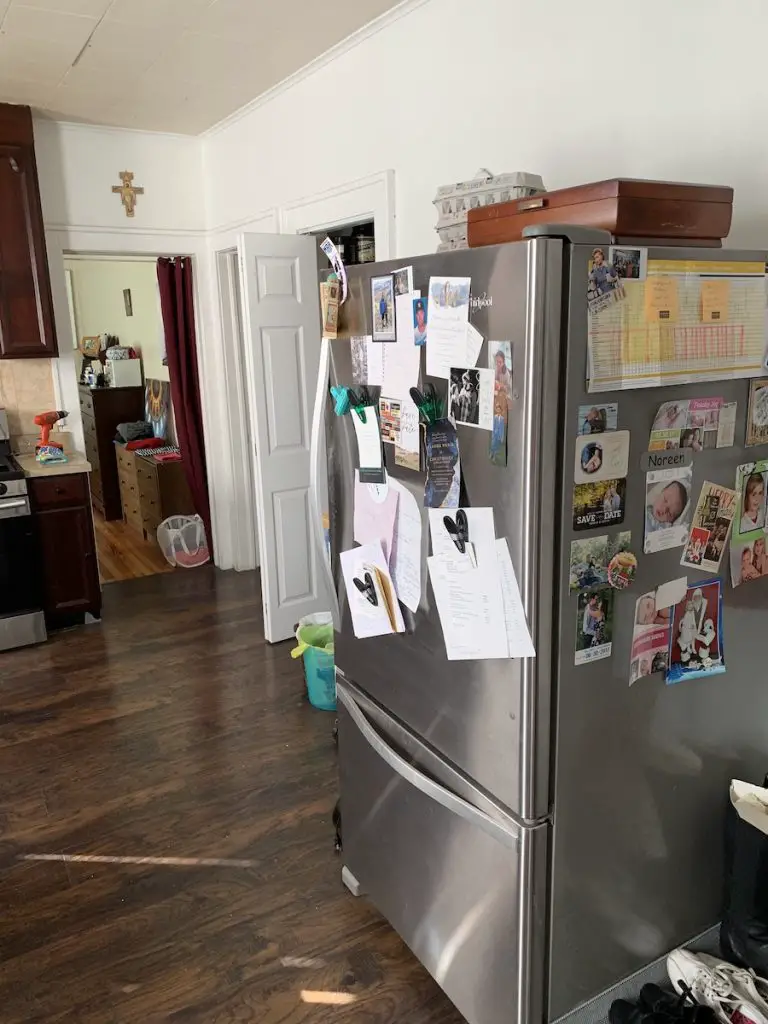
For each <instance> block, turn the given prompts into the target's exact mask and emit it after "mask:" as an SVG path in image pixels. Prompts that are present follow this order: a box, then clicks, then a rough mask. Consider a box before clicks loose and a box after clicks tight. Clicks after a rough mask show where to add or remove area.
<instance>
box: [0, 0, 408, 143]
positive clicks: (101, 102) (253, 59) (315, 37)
mask: <svg viewBox="0 0 768 1024" xmlns="http://www.w3.org/2000/svg"><path fill="white" fill-rule="evenodd" d="M398 2H399V0H333V2H332V3H323V2H322V0H0V101H2V102H7V103H27V104H29V105H30V106H31V107H34V108H36V109H37V110H42V111H45V112H46V113H48V114H49V115H50V116H52V117H55V118H57V119H59V120H64V121H86V122H92V123H94V124H109V125H118V126H120V127H125V128H142V129H146V130H155V131H169V132H183V133H187V134H191V135H196V134H198V133H199V132H202V131H204V130H205V129H206V128H210V127H211V125H213V124H216V122H217V121H220V120H221V119H222V118H224V117H226V116H227V115H228V114H231V113H232V112H233V111H235V110H237V109H238V108H239V107H241V106H243V105H244V104H246V103H248V102H249V101H250V100H252V99H254V98H255V97H256V96H259V95H260V94H261V93H263V92H265V91H266V90H267V89H269V88H270V87H272V86H274V85H276V84H277V83H278V82H280V81H282V80H283V79H284V78H287V77H288V76H289V75H290V74H292V73H293V72H294V71H297V70H299V69H300V68H302V67H304V66H305V65H306V64H308V63H309V62H310V61H312V60H314V58H316V57H318V56H320V55H321V54H322V53H324V52H325V51H326V50H328V49H329V48H330V47H332V46H333V45H334V44H335V43H338V42H340V41H341V40H342V39H344V38H346V37H347V36H348V35H350V34H351V33H352V32H354V31H356V30H357V29H359V28H362V27H363V26H364V25H366V24H368V22H370V21H372V20H373V19H374V18H377V17H378V16H379V15H380V14H383V13H384V12H385V11H388V10H389V9H390V8H392V7H395V6H397V3H398ZM349 88H350V89H354V83H353V82H350V83H349ZM334 99H338V97H328V102H329V104H330V103H333V101H334Z"/></svg>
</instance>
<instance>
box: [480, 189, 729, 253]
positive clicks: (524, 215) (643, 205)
mask: <svg viewBox="0 0 768 1024" xmlns="http://www.w3.org/2000/svg"><path fill="white" fill-rule="evenodd" d="M732 211H733V189H732V188H728V187H727V186H725V185H692V184H687V183H685V182H673V181H644V180H642V179H639V178H612V179H611V180H609V181H597V182H592V183H591V184H589V185H577V186H575V187H574V188H562V189H559V190H558V191H556V192H547V193H544V194H543V195H538V196H532V197H530V198H527V199H513V200H512V201H511V202H508V203H499V204H498V205H496V206H482V207H480V208H479V209H475V210H470V211H469V218H468V239H469V246H470V248H472V247H474V246H480V245H497V244H499V243H501V242H517V241H519V240H520V239H521V238H522V237H523V229H524V228H527V227H528V226H529V225H531V224H547V223H553V224H579V225H582V226H584V227H593V228H602V229H603V230H605V231H610V232H611V234H612V235H613V236H614V238H617V239H626V240H629V239H631V238H642V239H644V240H645V241H646V242H649V241H654V242H658V244H660V245H664V244H667V245H669V244H680V243H686V244H688V245H707V246H714V247H718V246H721V245H722V240H723V239H724V238H725V237H726V236H727V235H728V232H729V230H730V227H731V214H732Z"/></svg>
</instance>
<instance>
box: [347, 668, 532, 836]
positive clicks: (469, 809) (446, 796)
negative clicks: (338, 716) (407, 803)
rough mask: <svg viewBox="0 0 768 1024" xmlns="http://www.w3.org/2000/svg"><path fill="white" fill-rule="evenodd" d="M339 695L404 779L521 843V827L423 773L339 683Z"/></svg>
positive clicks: (490, 829)
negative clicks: (508, 825) (384, 736)
mask: <svg viewBox="0 0 768 1024" xmlns="http://www.w3.org/2000/svg"><path fill="white" fill-rule="evenodd" d="M336 696H337V698H338V699H339V700H340V701H341V702H342V704H343V705H344V707H345V708H346V709H347V711H348V713H349V716H350V718H351V719H352V721H353V722H354V724H355V725H356V726H357V728H358V729H359V731H360V733H361V734H362V736H363V738H364V739H365V740H366V742H367V743H368V745H369V746H370V747H372V748H373V750H374V752H375V753H376V754H378V755H379V757H380V758H381V759H382V761H384V762H385V763H386V764H387V765H388V766H389V767H390V768H391V769H392V771H393V772H396V773H397V774H398V775H399V776H400V777H401V778H402V779H404V780H405V781H406V782H407V783H409V784H410V785H411V786H413V787H414V789H418V790H419V792H421V793H423V794H424V795H425V796H427V797H429V798H430V799H432V800H434V801H435V803H438V804H440V805H441V806H442V807H445V808H446V810H448V811H452V812H453V813H454V814H457V815H458V816H459V817H460V818H463V819H464V820H465V821H466V822H468V823H469V824H470V825H476V826H477V827H478V828H481V829H482V830H483V832H486V833H487V834H488V835H489V836H491V837H492V838H493V839H496V840H497V841H498V842H500V843H502V844H503V845H504V846H509V847H517V846H518V844H519V840H520V835H519V830H516V829H514V828H506V827H505V826H504V825H502V824H501V823H500V822H498V821H495V820H494V819H493V818H491V817H490V815H488V814H485V813H484V812H483V811H481V810H479V809H478V808H477V807H473V806H472V804H470V803H468V802H467V801H466V800H463V799H462V798H461V797H459V796H456V794H455V793H452V792H451V791H450V790H449V789H445V788H444V787H443V786H440V785H439V784H438V783H437V782H434V781H433V780H432V779H430V778H429V777H428V776H427V775H423V774H422V773H421V772H420V771H419V770H418V769H417V768H414V766H413V765H412V764H409V763H408V762H407V761H406V760H405V758H403V757H401V756H400V754H398V753H397V752H396V751H395V750H393V749H392V748H391V747H390V746H389V745H388V744H387V743H385V742H384V740H383V739H382V737H381V736H380V735H379V734H378V732H376V730H375V729H374V728H373V727H372V726H371V725H370V723H369V722H368V719H367V718H366V717H365V715H364V714H363V712H362V711H361V710H360V708H359V707H358V705H357V702H356V701H355V700H354V698H353V697H352V696H351V695H350V694H348V693H347V692H346V691H345V690H344V688H343V687H342V686H337V688H336Z"/></svg>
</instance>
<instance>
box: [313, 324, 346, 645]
mask: <svg viewBox="0 0 768 1024" xmlns="http://www.w3.org/2000/svg"><path fill="white" fill-rule="evenodd" d="M330 360H331V343H330V341H329V339H328V338H323V339H322V341H321V343H320V368H319V370H318V374H317V392H316V393H315V408H314V411H313V413H312V433H311V435H310V439H309V502H310V510H309V511H310V519H311V521H312V531H313V533H314V535H315V545H316V550H317V560H318V562H319V563H320V565H321V566H322V569H323V574H324V576H325V582H326V588H327V590H328V599H329V601H330V603H331V615H332V616H333V626H334V629H336V630H337V631H338V630H339V629H340V628H341V614H340V612H339V599H338V597H337V595H336V585H335V584H334V581H333V570H332V568H331V560H330V557H329V555H328V552H327V550H326V546H325V532H324V530H323V510H322V509H321V508H320V488H319V486H318V482H319V479H320V436H321V432H322V430H323V427H324V422H325V403H326V401H327V400H328V372H329V369H330Z"/></svg>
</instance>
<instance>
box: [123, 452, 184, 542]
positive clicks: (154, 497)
mask: <svg viewBox="0 0 768 1024" xmlns="http://www.w3.org/2000/svg"><path fill="white" fill-rule="evenodd" d="M115 448H116V450H117V466H118V473H119V475H120V494H121V495H122V502H123V518H124V519H125V521H126V523H128V525H129V526H132V527H133V528H134V529H135V530H136V531H137V532H138V533H140V534H141V535H142V536H143V537H144V539H145V540H151V541H153V542H155V543H156V542H157V528H158V526H159V525H160V523H162V521H163V520H164V519H167V518H168V516H191V515H194V514H195V508H194V505H193V504H192V495H191V494H190V493H189V487H188V486H187V479H186V477H185V476H184V465H183V463H181V462H158V460H157V459H156V458H155V457H154V456H152V455H139V454H138V453H137V452H135V451H128V450H127V449H126V447H125V445H122V444H116V445H115Z"/></svg>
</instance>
